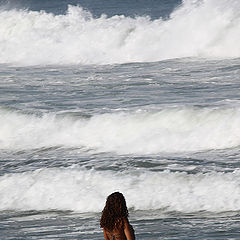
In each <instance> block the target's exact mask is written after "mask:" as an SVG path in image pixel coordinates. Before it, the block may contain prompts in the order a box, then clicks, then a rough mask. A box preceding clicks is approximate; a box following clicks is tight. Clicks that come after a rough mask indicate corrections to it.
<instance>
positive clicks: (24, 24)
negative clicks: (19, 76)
mask: <svg viewBox="0 0 240 240" xmlns="http://www.w3.org/2000/svg"><path fill="white" fill-rule="evenodd" d="M239 12H240V2H239V1H235V0H205V1H202V0H184V1H183V3H182V5H181V6H180V7H179V8H177V9H176V10H175V11H174V12H173V13H172V14H171V16H170V18H169V19H167V20H163V19H161V18H159V19H157V20H151V19H150V18H149V17H145V16H143V17H136V18H130V17H126V16H117V15H116V16H113V17H107V16H106V15H104V14H103V15H102V16H101V17H99V18H94V17H93V16H92V15H91V13H90V12H88V11H86V10H83V9H82V8H81V7H79V6H69V8H68V11H67V12H66V14H65V15H54V14H51V13H46V12H44V11H40V12H36V11H28V10H8V11H7V10H0V52H1V54H0V63H7V64H20V65H41V64H112V63H126V62H147V61H160V60H164V59H173V58H183V57H206V58H237V57H240V45H239V42H240V15H239Z"/></svg>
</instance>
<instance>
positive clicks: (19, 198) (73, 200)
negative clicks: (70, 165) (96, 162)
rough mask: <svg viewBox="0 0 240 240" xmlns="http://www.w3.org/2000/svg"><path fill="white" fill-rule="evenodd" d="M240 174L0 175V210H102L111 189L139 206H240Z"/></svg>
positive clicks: (81, 172) (57, 172)
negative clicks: (121, 193)
mask: <svg viewBox="0 0 240 240" xmlns="http://www.w3.org/2000/svg"><path fill="white" fill-rule="evenodd" d="M239 180H240V173H239V171H235V172H233V173H220V172H219V173H217V172H212V173H205V174H203V173H199V174H196V175H195V174H187V173H183V172H182V173H178V172H175V173H174V172H169V171H164V172H158V173H153V172H147V171H146V172H126V173H125V172H122V173H115V172H111V171H108V172H107V171H105V172H99V171H94V170H92V171H87V170H74V169H51V170H46V169H42V170H41V169H39V170H36V171H34V172H25V173H18V174H7V175H5V176H2V177H0V185H1V186H2V188H1V190H0V195H1V196H2V197H1V200H0V209H1V210H16V209H17V210H54V209H57V210H72V211H77V212H100V211H101V210H102V208H103V206H104V205H103V204H104V202H105V198H106V196H107V195H109V194H110V193H111V192H113V191H116V190H118V191H121V192H124V193H125V196H126V198H127V199H128V207H130V208H134V209H135V210H151V209H152V210H153V209H155V210H156V209H163V210H164V211H180V212H195V211H210V212H223V211H239V210H240V187H239Z"/></svg>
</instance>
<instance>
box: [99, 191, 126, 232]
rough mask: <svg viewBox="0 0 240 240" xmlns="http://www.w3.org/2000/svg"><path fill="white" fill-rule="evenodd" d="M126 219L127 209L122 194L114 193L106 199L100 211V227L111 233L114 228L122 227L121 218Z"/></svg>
mask: <svg viewBox="0 0 240 240" xmlns="http://www.w3.org/2000/svg"><path fill="white" fill-rule="evenodd" d="M124 217H125V218H128V209H127V206H126V201H125V198H124V196H123V194H122V193H120V192H114V193H112V194H111V195H109V196H108V197H107V201H106V204H105V207H104V209H103V211H102V217H101V220H100V226H101V227H102V228H103V227H104V228H105V229H107V230H108V231H113V229H114V228H115V227H118V226H117V225H118V223H119V225H122V223H123V221H122V220H123V218H124Z"/></svg>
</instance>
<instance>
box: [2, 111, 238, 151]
mask: <svg viewBox="0 0 240 240" xmlns="http://www.w3.org/2000/svg"><path fill="white" fill-rule="evenodd" d="M239 145H240V109H239V108H237V107H236V108H220V107H219V108H186V107H185V108H180V107H179V108H172V109H171V108H170V109H168V108H167V109H162V110H159V111H157V112H151V111H140V110H139V111H137V112H119V113H106V114H99V115H93V116H91V117H88V118H86V117H84V118H83V117H76V116H75V117H73V116H68V115H66V116H62V115H58V114H53V113H52V114H50V113H49V114H43V115H42V116H37V115H33V114H23V113H20V112H17V111H10V110H4V109H0V146H1V147H0V148H1V149H8V150H22V149H36V148H45V147H46V148H48V147H58V146H60V147H65V148H69V147H70V148H72V147H76V148H84V149H91V150H94V151H96V152H115V153H119V154H156V153H160V152H182V151H204V150H211V149H225V148H234V147H238V146H239Z"/></svg>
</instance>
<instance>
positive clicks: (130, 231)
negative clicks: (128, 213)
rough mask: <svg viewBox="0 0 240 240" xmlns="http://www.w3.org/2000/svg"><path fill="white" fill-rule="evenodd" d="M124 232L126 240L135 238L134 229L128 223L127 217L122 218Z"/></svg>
mask: <svg viewBox="0 0 240 240" xmlns="http://www.w3.org/2000/svg"><path fill="white" fill-rule="evenodd" d="M123 221H124V233H125V235H126V237H127V240H135V234H134V229H133V227H132V225H131V224H130V223H129V221H128V219H126V218H124V220H123Z"/></svg>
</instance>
